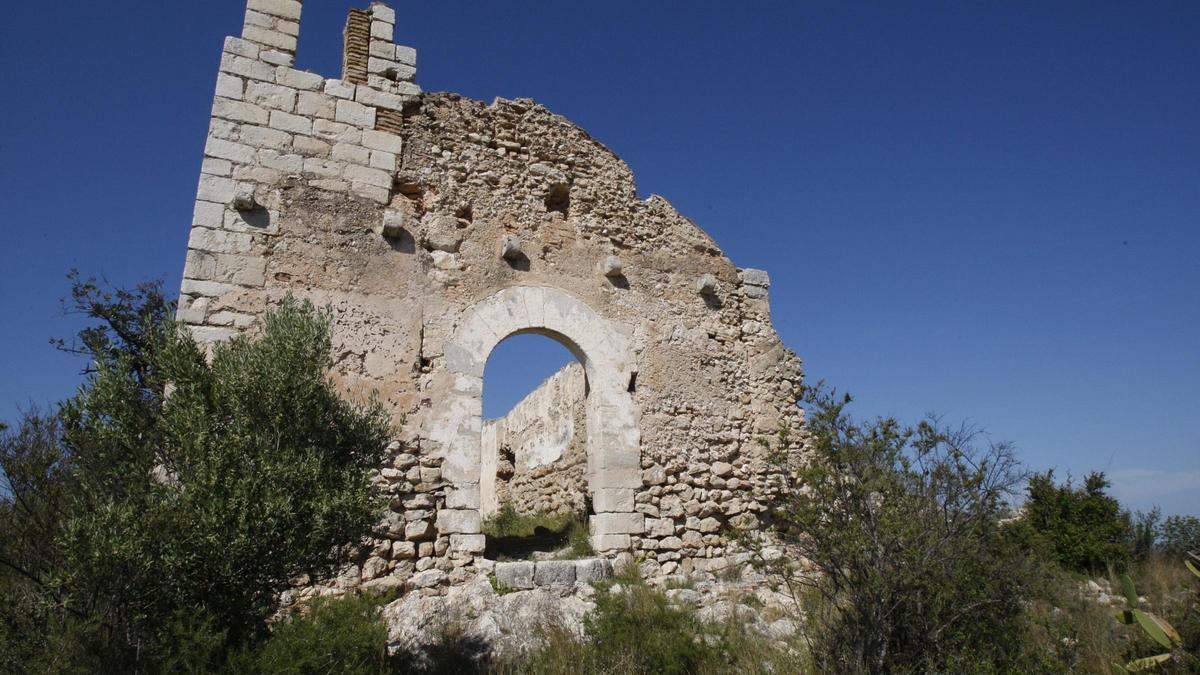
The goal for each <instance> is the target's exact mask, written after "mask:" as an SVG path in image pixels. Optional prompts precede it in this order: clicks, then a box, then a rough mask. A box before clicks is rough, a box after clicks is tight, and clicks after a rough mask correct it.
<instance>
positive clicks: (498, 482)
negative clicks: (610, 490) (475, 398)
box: [480, 363, 587, 518]
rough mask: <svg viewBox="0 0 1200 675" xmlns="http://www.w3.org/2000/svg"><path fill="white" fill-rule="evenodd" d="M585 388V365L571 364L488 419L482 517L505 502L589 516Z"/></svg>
mask: <svg viewBox="0 0 1200 675" xmlns="http://www.w3.org/2000/svg"><path fill="white" fill-rule="evenodd" d="M586 387H587V383H586V381H585V377H584V372H583V366H581V365H579V363H569V364H567V365H566V366H565V367H563V368H562V369H561V370H559V371H558V372H557V373H555V374H554V375H552V376H551V377H550V378H548V379H547V380H546V381H545V382H543V383H542V384H540V385H539V386H538V387H537V388H536V389H534V390H533V391H532V392H530V393H529V395H528V396H526V397H525V398H523V399H521V401H519V402H518V403H517V404H516V405H515V406H513V408H512V410H511V411H509V412H508V414H506V415H505V416H504V417H501V418H497V419H490V420H485V421H484V423H483V439H482V446H483V447H482V451H483V457H482V462H483V464H482V467H483V471H482V476H483V480H481V481H480V488H481V492H482V494H481V499H482V505H481V509H482V515H483V517H484V518H487V517H488V516H489V515H491V514H493V513H495V512H496V511H497V510H498V509H499V508H500V506H501V505H502V504H506V503H507V504H511V505H512V506H513V508H514V509H515V510H516V511H517V513H523V514H529V515H533V514H567V513H579V514H585V515H586V513H587V503H586V501H587V500H586V496H587V475H586V471H587V419H586V416H587V414H586V408H585V405H584V401H585V392H586ZM490 477H494V483H493V482H492V481H490V480H489V478H490ZM490 485H494V487H490Z"/></svg>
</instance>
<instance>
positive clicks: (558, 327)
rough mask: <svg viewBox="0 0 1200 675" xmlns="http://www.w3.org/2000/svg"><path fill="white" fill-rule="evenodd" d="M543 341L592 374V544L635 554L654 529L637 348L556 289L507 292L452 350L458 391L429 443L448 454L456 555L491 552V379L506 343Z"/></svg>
mask: <svg viewBox="0 0 1200 675" xmlns="http://www.w3.org/2000/svg"><path fill="white" fill-rule="evenodd" d="M520 333H539V334H542V335H546V336H548V337H551V338H554V339H556V340H558V341H559V342H561V343H562V344H563V345H565V346H566V347H567V348H568V349H570V350H571V351H572V352H573V353H574V354H575V356H576V358H578V359H579V362H580V363H582V364H583V367H584V371H585V373H586V375H587V381H588V386H589V395H588V398H587V404H586V410H587V448H588V450H587V453H588V491H589V493H590V496H591V499H592V508H593V509H594V511H595V515H594V516H592V522H591V528H592V543H593V546H594V547H595V548H596V550H598V551H617V550H626V549H628V548H629V547H630V536H629V535H631V534H640V533H642V532H643V531H644V529H645V521H644V517H643V516H642V514H640V513H638V512H636V511H635V510H634V495H635V493H636V491H637V490H638V489H639V488H640V487H641V484H642V483H641V453H640V443H641V437H640V434H639V432H638V428H637V423H636V416H635V413H634V407H633V398H632V397H631V396H630V394H629V390H628V385H629V381H630V377H631V376H632V374H633V356H632V353H631V350H630V348H629V343H628V340H627V339H626V338H625V337H624V336H623V335H622V334H621V333H620V331H618V330H617V329H616V328H615V327H614V326H613V325H612V324H611V322H609V321H608V320H606V319H604V318H603V317H601V316H599V315H598V314H597V313H596V312H595V311H593V310H592V308H591V307H589V306H588V305H587V304H586V303H584V302H583V301H581V300H579V299H578V298H576V297H574V296H572V295H570V294H568V293H566V292H564V291H561V290H559V289H556V288H549V287H531V286H517V287H513V288H507V289H504V290H502V291H500V292H498V293H496V294H494V295H492V296H490V297H488V298H485V299H483V300H481V301H480V302H478V303H476V304H475V305H474V306H473V307H471V308H470V309H468V310H467V311H466V312H465V313H464V315H463V319H462V321H461V323H460V324H459V327H458V329H457V330H456V331H455V333H454V335H453V336H452V337H451V339H450V341H449V342H448V343H447V344H446V346H445V348H444V350H443V353H444V355H445V367H446V370H447V372H448V373H449V375H450V376H451V377H452V378H453V387H452V388H451V391H450V393H449V394H447V395H446V396H444V397H443V398H442V400H440V401H437V402H435V404H434V410H433V416H432V425H431V427H430V433H429V437H430V439H431V440H433V441H435V442H437V443H439V444H440V445H441V446H442V448H443V450H444V458H443V462H442V477H443V479H445V480H446V481H447V482H448V483H449V486H448V488H447V491H446V504H445V507H444V508H443V509H441V510H440V511H439V512H438V520H437V525H438V529H439V530H440V531H441V532H442V533H444V534H449V535H450V547H451V549H457V550H461V551H478V550H482V546H481V543H482V542H481V541H480V540H481V538H482V535H480V534H479V532H480V511H479V509H480V480H481V478H482V476H481V471H480V465H481V446H480V440H481V438H480V433H481V429H482V417H483V403H482V396H483V370H484V365H485V364H486V363H487V358H488V355H489V354H491V352H492V349H493V348H494V347H495V346H496V345H497V344H499V343H500V341H501V340H504V339H505V338H507V337H509V336H511V335H516V334H520Z"/></svg>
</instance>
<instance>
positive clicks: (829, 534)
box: [745, 386, 1026, 673]
mask: <svg viewBox="0 0 1200 675" xmlns="http://www.w3.org/2000/svg"><path fill="white" fill-rule="evenodd" d="M803 402H804V404H805V406H806V412H807V427H806V431H807V434H808V435H807V438H806V439H805V440H806V443H805V445H806V449H807V450H808V451H809V452H808V454H807V455H805V456H803V457H801V456H798V454H797V453H789V452H775V453H772V454H773V456H774V457H775V459H776V460H777V461H778V462H779V463H780V467H779V469H780V475H781V476H784V477H786V479H787V480H786V483H785V484H784V485H783V486H782V487H783V490H782V494H781V497H780V499H779V500H778V501H777V503H776V504H775V505H774V508H773V510H772V515H773V517H774V519H775V524H776V526H777V527H776V532H775V534H776V536H777V537H778V539H779V540H780V541H781V542H782V543H783V544H784V545H785V548H784V549H783V550H785V551H787V552H790V553H793V554H794V556H795V557H792V556H788V555H774V554H772V555H767V552H766V551H760V553H761V554H762V555H761V556H760V557H759V563H760V565H761V566H762V568H763V569H764V570H765V571H767V572H768V573H770V574H772V575H773V576H774V578H776V579H778V580H779V581H780V582H782V583H784V584H786V585H787V586H788V587H789V588H790V589H791V590H792V591H793V596H794V597H797V598H805V599H807V600H809V601H811V606H810V607H809V608H808V609H809V610H810V612H809V623H808V626H807V627H806V631H807V633H808V637H809V643H810V645H811V650H812V656H813V658H814V659H815V661H816V666H817V668H818V669H819V670H821V671H822V672H844V673H857V672H872V673H881V672H913V671H918V672H963V671H978V670H981V669H983V670H988V669H993V668H1002V667H1004V664H1006V663H1008V662H1011V661H1012V660H1013V658H1014V656H1015V654H1014V652H1015V649H1016V645H1015V644H1014V640H1013V636H1014V635H1015V634H1016V633H1017V631H1018V624H1019V618H1020V613H1021V600H1022V597H1023V586H1024V584H1025V583H1026V579H1025V577H1024V576H1023V573H1024V567H1025V565H1024V561H1023V560H1022V556H1021V555H1020V554H1019V552H1018V551H1016V550H1015V549H1014V548H1013V547H1011V546H1009V545H1008V544H1007V543H1006V541H1005V540H1004V537H1003V536H1002V535H1001V532H1000V528H999V525H998V521H999V518H1000V516H1001V514H1002V513H1003V510H1004V506H1005V499H1006V498H1007V497H1008V496H1009V495H1010V494H1011V492H1012V490H1013V489H1014V487H1015V486H1016V485H1017V484H1018V482H1019V480H1020V479H1021V474H1020V472H1019V471H1018V470H1017V466H1016V462H1015V460H1014V459H1013V457H1012V453H1011V450H1010V448H1009V447H1008V446H1007V445H1003V444H988V445H986V446H984V447H983V448H982V449H979V448H977V447H976V445H975V443H976V441H978V437H977V435H976V434H973V433H971V432H970V430H950V429H946V428H944V427H942V426H941V425H939V424H937V423H936V420H933V421H926V422H922V423H921V424H919V425H917V426H916V427H913V428H907V427H904V426H902V425H901V424H900V423H899V422H897V421H896V420H894V419H879V420H874V421H872V422H868V423H858V422H855V421H854V420H852V419H851V418H850V417H849V416H848V415H847V414H846V412H845V407H846V406H847V405H848V404H849V402H850V398H849V397H848V396H845V397H838V396H836V395H835V394H833V393H831V392H828V391H826V390H824V389H822V388H821V387H819V386H818V387H815V388H809V389H806V390H805V398H804V401H803ZM789 443H790V437H789V436H788V435H787V434H781V438H780V446H781V447H780V450H787V449H788V446H789ZM745 543H747V544H748V545H750V546H752V547H755V548H756V549H757V547H758V546H759V545H761V539H760V538H758V537H757V536H754V533H750V534H749V535H748V536H747V537H745ZM801 561H803V566H802V565H801Z"/></svg>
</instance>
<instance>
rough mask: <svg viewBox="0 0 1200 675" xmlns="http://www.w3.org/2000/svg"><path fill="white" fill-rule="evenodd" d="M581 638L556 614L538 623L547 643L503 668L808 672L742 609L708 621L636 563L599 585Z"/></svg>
mask: <svg viewBox="0 0 1200 675" xmlns="http://www.w3.org/2000/svg"><path fill="white" fill-rule="evenodd" d="M595 600H596V608H595V609H594V610H592V612H591V613H590V614H588V615H587V616H586V617H585V618H584V635H583V636H582V639H580V638H579V637H577V636H575V635H574V634H573V633H572V632H571V631H570V630H568V629H566V628H564V627H563V626H561V625H560V624H557V623H555V622H548V623H546V624H544V625H542V626H541V627H540V628H539V629H538V637H539V638H540V639H541V641H542V647H541V648H540V649H537V650H535V651H534V652H533V653H531V654H527V655H525V656H523V657H522V658H521V659H520V660H519V662H515V663H509V664H498V665H497V668H496V669H497V670H499V671H500V672H513V673H538V674H543V673H544V674H552V673H553V674H558V673H580V674H589V675H591V674H596V675H600V674H604V675H608V674H610V673H615V674H619V675H632V674H650V673H779V672H808V671H809V670H810V669H809V668H808V664H807V663H806V662H804V660H803V659H802V657H801V656H800V655H799V654H798V653H796V651H795V650H793V649H791V648H790V647H791V646H790V645H788V644H786V643H783V642H781V641H778V640H770V639H767V638H764V637H761V636H758V635H754V634H751V633H749V632H748V631H747V630H746V629H745V628H744V627H743V626H741V625H740V622H739V621H738V619H737V618H736V617H734V618H730V619H729V620H728V621H725V622H714V623H705V622H703V621H701V620H700V618H699V617H698V616H697V614H696V610H695V609H694V608H692V607H690V606H681V605H677V604H676V603H674V602H672V601H671V600H670V599H669V598H668V597H667V596H666V595H665V594H664V593H663V591H661V590H659V589H657V588H653V587H651V586H648V585H647V584H646V583H645V582H644V581H643V580H642V579H641V577H640V576H639V575H638V571H637V568H636V567H635V566H632V565H631V566H629V567H627V568H626V569H625V570H623V572H622V573H621V574H620V575H619V576H618V578H617V579H616V580H615V582H613V583H609V584H603V585H601V586H599V587H598V588H597V590H596V598H595Z"/></svg>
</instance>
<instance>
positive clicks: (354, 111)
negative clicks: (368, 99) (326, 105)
mask: <svg viewBox="0 0 1200 675" xmlns="http://www.w3.org/2000/svg"><path fill="white" fill-rule="evenodd" d="M333 119H335V120H337V121H338V122H342V123H343V124H350V125H353V126H357V127H367V128H373V127H374V126H375V109H374V108H371V107H369V106H365V105H363V104H361V103H356V102H354V101H338V102H337V107H336V109H335V112H334V116H333Z"/></svg>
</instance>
